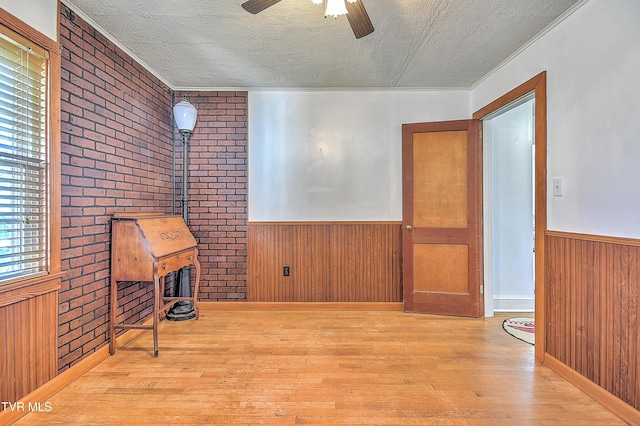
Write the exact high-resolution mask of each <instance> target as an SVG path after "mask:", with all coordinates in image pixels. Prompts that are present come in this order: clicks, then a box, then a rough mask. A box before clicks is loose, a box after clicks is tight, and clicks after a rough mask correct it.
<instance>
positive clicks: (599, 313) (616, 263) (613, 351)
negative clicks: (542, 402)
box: [545, 232, 640, 409]
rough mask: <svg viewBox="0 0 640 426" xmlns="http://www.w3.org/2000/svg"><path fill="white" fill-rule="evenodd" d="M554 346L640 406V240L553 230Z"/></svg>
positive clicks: (550, 291) (550, 347) (550, 318)
mask: <svg viewBox="0 0 640 426" xmlns="http://www.w3.org/2000/svg"><path fill="white" fill-rule="evenodd" d="M546 244H547V251H546V264H547V272H546V292H547V293H546V294H547V298H546V301H545V303H546V319H547V321H546V326H547V330H546V348H547V353H548V354H550V355H552V356H553V357H555V358H556V359H558V360H559V361H561V362H562V363H564V364H566V365H567V366H569V367H570V368H572V369H574V370H575V371H577V372H578V373H580V374H581V375H583V376H585V377H586V378H588V379H589V380H591V381H593V382H595V383H596V384H597V385H599V386H601V387H602V388H604V389H606V390H607V391H609V392H610V393H611V394H613V395H614V396H616V397H618V398H620V399H621V400H622V401H624V402H626V403H627V404H629V405H631V406H632V407H634V408H636V409H640V365H639V364H640V312H639V310H640V241H638V240H628V239H621V238H602V237H594V236H589V235H580V234H564V233H557V232H548V233H547V242H546Z"/></svg>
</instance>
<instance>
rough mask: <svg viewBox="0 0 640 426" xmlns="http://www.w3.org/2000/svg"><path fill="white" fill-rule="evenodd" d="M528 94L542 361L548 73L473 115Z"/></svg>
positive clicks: (538, 353) (538, 340) (539, 357)
mask: <svg viewBox="0 0 640 426" xmlns="http://www.w3.org/2000/svg"><path fill="white" fill-rule="evenodd" d="M528 94H533V96H534V97H535V105H534V106H535V119H534V129H535V134H534V139H535V158H534V159H533V161H534V162H535V176H534V177H535V179H534V181H535V182H534V186H535V191H534V198H535V203H534V205H535V230H536V233H535V276H534V278H535V296H534V300H535V303H534V306H535V324H538V326H537V327H536V328H535V341H536V345H535V357H536V359H537V360H538V361H543V360H544V355H545V352H546V330H545V327H544V326H540V325H544V324H545V323H546V312H545V308H546V286H545V277H544V271H545V256H544V253H545V237H546V232H547V73H546V72H545V71H543V72H541V73H540V74H538V75H536V76H534V77H533V78H531V79H529V80H528V81H526V82H524V83H523V84H521V85H520V86H518V87H516V88H514V89H513V90H511V91H509V92H507V93H505V94H504V95H503V96H501V97H499V98H498V99H496V100H494V101H493V102H491V103H489V104H487V105H485V106H484V107H482V108H480V109H479V110H478V111H476V112H475V113H473V118H474V119H477V120H482V119H483V118H485V117H487V116H489V115H491V114H494V113H495V112H497V111H499V110H501V109H502V108H504V107H505V106H507V105H509V104H511V103H512V102H514V101H516V100H517V99H520V98H522V97H524V96H526V95H528Z"/></svg>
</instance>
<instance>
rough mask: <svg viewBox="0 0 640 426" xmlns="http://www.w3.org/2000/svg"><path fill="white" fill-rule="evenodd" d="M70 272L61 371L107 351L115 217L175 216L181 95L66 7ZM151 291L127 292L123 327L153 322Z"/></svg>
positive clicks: (63, 293)
mask: <svg viewBox="0 0 640 426" xmlns="http://www.w3.org/2000/svg"><path fill="white" fill-rule="evenodd" d="M60 11H61V16H60V43H61V45H62V70H61V75H62V99H61V110H62V111H61V112H62V115H61V119H62V125H61V127H62V135H61V136H62V137H61V143H62V270H63V271H66V276H65V278H64V280H63V283H62V288H61V290H60V298H59V303H60V318H59V370H60V371H63V370H65V369H67V368H68V367H69V366H70V365H72V364H73V363H75V362H77V361H78V360H80V359H81V358H82V357H83V356H84V355H86V354H89V353H92V352H94V351H95V350H96V349H97V348H99V347H101V346H103V345H105V344H106V343H107V342H108V325H109V323H108V314H109V277H110V240H111V234H110V216H111V215H112V214H113V213H114V212H115V211H124V210H138V211H140V210H157V211H163V212H166V213H170V212H171V210H172V171H171V170H172V164H173V160H172V156H173V151H172V140H173V133H172V132H173V129H172V125H171V119H172V118H171V103H172V93H171V91H170V90H169V89H168V87H167V86H166V85H164V84H163V83H162V82H160V81H159V80H158V79H157V78H155V77H154V76H153V75H152V74H150V73H149V72H148V71H146V70H145V69H144V68H142V67H141V66H140V65H138V64H137V63H135V62H134V61H133V60H132V59H131V58H130V57H128V56H127V55H126V54H124V53H123V52H122V51H121V50H119V49H118V48H116V47H115V46H114V45H113V44H112V43H111V42H110V41H109V40H107V39H106V38H105V37H103V36H102V35H100V34H99V33H97V32H96V31H95V30H94V29H93V28H92V27H90V26H89V25H87V24H86V23H85V22H83V21H82V20H81V19H80V18H78V17H77V16H75V15H74V14H73V13H72V12H71V11H70V10H69V9H67V7H66V6H64V5H62V4H61V5H60ZM149 287H150V286H146V285H141V284H140V283H130V284H126V283H125V284H124V285H122V286H121V290H120V292H119V293H120V300H121V304H122V306H123V307H124V313H123V314H122V316H121V318H122V319H126V321H136V320H139V319H141V318H144V317H146V316H148V315H149V313H150V312H151V304H150V303H151V296H152V293H150V291H149Z"/></svg>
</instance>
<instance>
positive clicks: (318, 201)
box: [249, 91, 471, 221]
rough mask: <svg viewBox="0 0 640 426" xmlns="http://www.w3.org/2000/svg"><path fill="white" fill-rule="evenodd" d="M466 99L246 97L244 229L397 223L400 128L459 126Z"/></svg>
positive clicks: (427, 95)
mask: <svg viewBox="0 0 640 426" xmlns="http://www.w3.org/2000/svg"><path fill="white" fill-rule="evenodd" d="M470 115H471V110H470V92H465V91H461V92H456V91H439V92H438V91H423V92H420V91H418V92H407V91H251V92H249V220H250V221H400V220H402V155H401V154H402V124H403V123H413V122H423V121H443V120H454V119H465V118H469V117H470Z"/></svg>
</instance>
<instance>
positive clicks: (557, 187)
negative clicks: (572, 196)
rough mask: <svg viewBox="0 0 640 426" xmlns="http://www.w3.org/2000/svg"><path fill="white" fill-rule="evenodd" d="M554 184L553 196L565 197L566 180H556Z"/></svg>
mask: <svg viewBox="0 0 640 426" xmlns="http://www.w3.org/2000/svg"><path fill="white" fill-rule="evenodd" d="M552 183H553V196H554V197H562V196H563V195H564V180H563V179H562V178H555V179H553V181H552Z"/></svg>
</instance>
